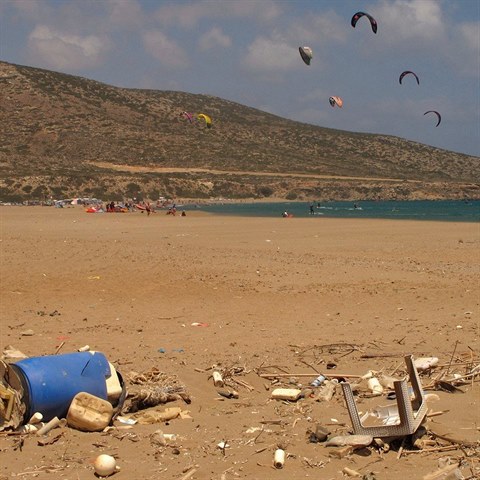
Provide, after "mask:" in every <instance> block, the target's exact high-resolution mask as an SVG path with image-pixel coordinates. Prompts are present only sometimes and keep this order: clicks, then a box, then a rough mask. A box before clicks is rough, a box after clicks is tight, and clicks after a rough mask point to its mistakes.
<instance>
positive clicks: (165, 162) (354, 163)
mask: <svg viewBox="0 0 480 480" xmlns="http://www.w3.org/2000/svg"><path fill="white" fill-rule="evenodd" d="M0 87H1V92H2V93H1V96H0V122H1V124H2V128H1V130H0V165H1V167H2V168H1V169H0V200H18V199H28V198H32V199H33V198H36V199H44V198H47V197H53V198H62V197H71V196H97V197H100V198H103V199H111V198H113V199H117V198H118V199H120V198H123V197H133V196H136V197H143V198H150V199H152V200H154V199H156V198H158V196H159V195H163V196H171V197H177V198H178V197H182V198H187V197H188V198H198V199H200V198H202V199H204V198H212V197H213V198H215V197H229V198H250V197H253V198H259V197H271V198H274V197H275V198H288V199H291V200H292V199H318V200H325V199H373V198H384V199H387V198H397V199H404V198H464V197H468V198H479V197H480V168H479V160H480V159H479V158H478V157H472V156H468V155H462V154H458V153H453V152H449V151H445V150H440V149H437V148H433V147H429V146H426V145H422V144H419V143H415V142H410V141H407V140H404V139H401V138H397V137H392V136H387V135H373V134H360V133H352V132H345V131H340V130H332V129H327V128H322V127H316V126H313V125H307V124H303V123H299V122H294V121H291V120H287V119H284V118H280V117H277V116H274V115H271V114H268V113H265V112H262V111H259V110H256V109H253V108H249V107H246V106H243V105H240V104H237V103H234V102H230V101H227V100H223V99H220V98H216V97H212V96H206V95H193V94H189V93H182V92H171V91H154V90H136V89H124V88H117V87H112V86H109V85H106V84H102V83H99V82H96V81H93V80H88V79H85V78H80V77H76V76H72V75H66V74H62V73H57V72H52V71H48V70H41V69H37V68H31V67H25V66H19V65H13V64H8V63H5V62H0ZM184 111H187V112H194V113H197V114H198V113H205V114H207V115H209V116H210V117H211V118H212V120H213V125H212V128H210V129H208V128H206V125H205V123H204V122H203V121H194V122H193V123H190V121H189V120H188V119H187V118H184V117H182V116H181V113H182V112H184Z"/></svg>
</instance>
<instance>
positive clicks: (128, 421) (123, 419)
mask: <svg viewBox="0 0 480 480" xmlns="http://www.w3.org/2000/svg"><path fill="white" fill-rule="evenodd" d="M115 420H116V421H117V422H120V423H123V424H124V425H135V424H136V423H137V421H136V420H135V419H134V418H127V417H123V416H121V415H118V417H116V418H115Z"/></svg>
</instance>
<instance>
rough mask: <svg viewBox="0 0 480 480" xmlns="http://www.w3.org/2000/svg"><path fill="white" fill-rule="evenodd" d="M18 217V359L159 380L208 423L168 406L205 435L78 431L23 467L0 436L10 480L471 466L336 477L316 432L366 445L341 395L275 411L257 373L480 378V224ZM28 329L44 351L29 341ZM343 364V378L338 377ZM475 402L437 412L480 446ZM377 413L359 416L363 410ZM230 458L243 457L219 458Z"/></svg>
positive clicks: (7, 299) (5, 277) (14, 226)
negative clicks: (414, 361)
mask: <svg viewBox="0 0 480 480" xmlns="http://www.w3.org/2000/svg"><path fill="white" fill-rule="evenodd" d="M0 215H1V235H0V236H1V246H0V249H1V340H2V346H6V345H13V346H15V347H16V348H18V349H20V350H22V351H23V352H24V353H25V354H27V355H29V356H39V355H46V354H52V353H54V352H55V350H56V348H57V347H58V345H59V344H61V342H62V341H64V342H65V344H64V345H63V347H62V350H61V352H60V353H67V352H72V351H75V350H76V349H77V348H78V347H81V346H83V345H85V344H88V345H90V346H91V347H92V348H93V349H95V350H98V351H101V352H103V353H105V354H106V356H107V357H108V359H109V360H110V361H112V362H113V363H114V364H115V365H116V367H117V369H118V371H119V372H121V373H122V374H123V376H126V375H127V374H128V372H130V371H131V370H135V371H137V372H143V371H146V370H149V369H150V368H152V367H158V368H159V369H160V370H161V371H163V372H165V373H167V374H169V375H176V376H177V377H178V378H179V380H180V381H181V382H183V383H184V384H185V385H186V388H187V390H188V392H189V394H190V395H191V398H192V402H191V404H190V405H186V404H185V403H183V404H182V403H181V402H175V403H169V404H167V405H166V406H167V407H169V406H175V405H178V406H181V407H182V408H183V409H185V410H188V411H189V412H190V416H191V417H192V418H191V419H183V420H182V419H175V420H172V421H171V422H169V424H168V425H165V424H162V425H158V424H157V425H135V426H134V427H133V428H132V429H130V430H124V431H120V432H117V433H111V432H110V433H106V434H102V433H82V432H78V431H76V430H73V429H65V434H64V435H63V436H62V437H61V438H60V439H59V440H58V441H57V442H56V443H54V444H52V445H47V446H38V445H37V440H36V438H32V437H28V438H25V439H24V443H23V445H22V448H21V449H20V448H17V449H15V447H16V446H17V447H19V443H18V442H19V439H18V437H12V436H8V437H7V436H0V451H1V457H2V461H1V470H0V478H1V479H7V478H8V479H10V478H13V477H17V478H31V477H32V474H31V473H28V472H32V471H34V470H35V471H37V472H38V475H37V476H36V477H35V478H39V479H47V478H48V479H52V478H67V479H72V480H74V479H75V480H76V479H78V480H83V479H92V478H95V477H94V474H93V468H92V462H93V460H94V459H95V457H96V456H97V455H98V454H100V453H110V454H112V455H115V456H116V457H117V458H118V463H119V465H120V466H121V471H120V472H119V473H117V474H116V475H115V477H114V478H118V480H120V479H159V478H169V479H179V478H182V476H183V475H185V474H187V476H188V473H189V471H188V470H187V469H188V467H192V466H194V468H195V469H196V471H195V472H194V473H193V474H192V471H190V474H191V476H190V477H188V478H191V479H225V480H229V479H234V478H248V479H270V478H272V479H293V478H295V479H296V478H307V477H310V478H323V479H340V478H343V474H342V469H343V468H344V467H349V468H352V469H354V470H357V471H359V472H361V473H362V474H365V473H367V472H375V478H376V479H392V478H393V479H395V478H412V479H413V478H422V477H423V475H425V474H426V473H428V472H431V471H433V470H435V469H436V468H437V467H438V459H439V458H442V457H446V456H450V457H451V458H452V459H460V458H464V456H465V453H464V452H462V450H456V451H451V452H444V453H431V454H428V455H427V454H418V453H417V454H403V455H402V456H401V458H400V459H397V451H390V452H388V453H385V454H383V455H380V454H379V453H378V451H377V450H375V449H373V448H370V449H363V450H361V451H359V452H358V453H355V454H353V455H351V456H349V457H348V458H343V459H332V458H330V457H329V452H330V451H331V449H332V447H325V446H324V445H323V444H321V443H319V444H313V443H309V442H308V439H307V431H308V429H309V428H314V427H315V425H316V424H318V423H320V424H323V425H327V426H328V428H330V429H331V430H332V432H333V433H338V434H344V433H348V432H349V431H350V430H351V423H350V420H349V417H348V412H347V410H346V408H345V406H344V401H343V395H342V393H341V390H340V389H338V390H337V392H336V394H335V396H334V398H333V399H332V400H331V401H330V402H327V403H325V402H317V401H315V400H314V399H313V398H306V399H302V400H299V401H298V402H296V403H286V402H281V401H280V402H279V401H275V400H270V394H271V390H272V388H273V386H270V382H269V381H267V380H266V379H264V378H261V377H260V376H259V375H258V374H257V369H258V367H260V366H267V365H275V366H278V367H281V368H282V369H283V370H284V371H286V372H289V373H291V374H292V377H295V374H298V373H310V374H311V378H303V377H296V378H297V380H298V382H300V383H303V384H304V385H306V384H308V383H309V382H310V381H311V380H313V379H314V378H315V377H316V373H315V369H316V370H318V371H319V372H326V373H328V372H335V371H336V372H340V373H344V374H358V375H363V374H364V373H366V372H367V371H368V370H370V369H374V370H380V369H384V371H386V372H391V371H393V370H394V369H395V367H400V370H402V369H403V367H404V362H403V355H407V354H413V355H414V356H415V357H420V356H437V357H439V359H440V363H441V364H446V363H449V362H450V361H451V360H452V353H453V351H454V349H455V356H454V357H453V362H454V363H456V362H458V361H459V359H464V358H466V359H470V358H471V356H472V355H474V356H475V358H476V360H477V361H478V355H479V352H480V350H479V347H480V346H479V336H478V334H479V321H478V318H479V317H478V314H479V308H478V307H479V300H480V295H479V293H480V285H479V281H478V280H479V276H478V266H479V260H480V258H479V254H480V249H479V246H480V229H479V225H478V224H468V223H458V224H457V223H437V222H410V221H387V220H363V219H362V220H344V219H341V220H340V219H338V220H336V219H318V218H315V219H311V218H308V219H296V218H293V219H283V218H238V217H223V216H212V215H206V214H202V213H201V212H193V213H190V212H189V213H188V215H187V216H186V217H180V216H176V217H172V216H170V215H169V216H166V215H164V214H163V213H156V214H154V215H151V216H150V217H147V216H146V214H140V213H132V214H86V213H84V211H83V209H82V208H80V207H75V208H73V207H72V208H66V209H54V208H47V207H0ZM194 322H198V323H202V324H207V325H206V326H192V323H194ZM26 329H32V330H33V331H34V335H33V336H22V335H21V332H22V331H24V330H26ZM333 344H340V346H337V347H336V348H333V347H328V345H333ZM345 344H350V345H351V346H352V348H350V349H349V348H347V347H346V346H345ZM314 347H315V348H314ZM159 349H163V350H164V353H161V352H160V351H159ZM176 349H183V351H175V350H176ZM352 350H353V351H352ZM302 352H303V353H302ZM365 354H377V355H382V354H395V355H396V356H394V357H376V358H362V355H365ZM330 361H333V362H335V363H336V364H337V368H336V370H332V371H330V370H327V369H326V363H327V362H330ZM308 364H309V365H310V366H309V365H308ZM214 365H216V366H219V368H230V367H238V371H239V372H241V373H242V374H241V375H239V376H236V377H235V378H236V379H238V380H240V381H244V382H247V384H248V385H251V386H252V387H253V390H251V391H250V390H249V389H247V388H245V387H243V386H241V385H237V390H238V392H239V398H238V399H229V400H227V399H224V398H223V397H220V396H219V395H218V394H217V392H216V389H215V387H214V385H213V382H212V379H211V378H210V375H211V368H212V366H214ZM460 368H462V367H455V371H458V370H459V369H460ZM452 370H454V369H452ZM285 382H286V383H285V385H288V382H289V379H286V380H285ZM423 382H424V384H425V383H431V382H430V380H429V379H428V377H427V378H425V377H424V378H423ZM279 385H282V384H279ZM289 386H293V385H291V384H290V385H289ZM267 388H270V390H267ZM462 390H464V392H465V393H455V394H452V393H446V392H436V393H437V394H438V396H439V397H440V399H439V400H438V401H437V402H436V403H435V404H434V405H433V406H432V407H431V408H432V410H435V411H444V410H448V412H446V413H444V414H442V415H439V416H437V417H433V418H432V419H431V421H434V422H436V424H437V425H439V424H441V425H443V426H444V427H445V429H446V431H448V432H450V433H451V435H452V436H454V437H455V438H460V439H463V440H466V441H470V442H472V441H477V440H478V439H479V420H480V418H479V417H480V414H479V390H480V389H479V386H478V382H477V383H473V384H469V385H466V386H463V387H462ZM370 401H371V400H370ZM375 402H376V403H375V404H382V405H383V404H385V403H388V401H386V399H385V398H384V397H383V398H380V399H376V400H375ZM367 405H369V403H368V401H367V400H359V409H362V408H366V406H367ZM332 419H336V421H337V422H338V424H336V423H335V421H334V420H332ZM272 420H275V421H277V423H269V421H272ZM262 421H267V423H261V422H262ZM252 427H253V430H249V429H252ZM158 428H162V429H163V431H164V432H166V433H175V434H177V436H178V437H177V440H176V442H175V447H176V448H177V450H175V449H174V447H166V448H163V449H160V450H159V449H158V448H157V447H155V446H153V445H152V444H151V443H150V439H149V435H150V434H151V433H152V432H154V431H155V430H157V429H158ZM261 428H263V432H262V431H261V430H259V429H261ZM247 431H249V432H250V433H247ZM221 441H226V442H228V444H229V445H230V446H229V448H226V449H225V450H224V451H222V450H221V449H219V448H218V447H217V444H218V443H219V442H221ZM277 445H282V446H283V447H284V448H285V449H286V452H287V454H288V457H287V460H286V464H285V467H284V468H283V469H282V470H275V469H273V468H272V459H273V452H274V449H275V448H276V446H277ZM395 450H398V446H397V447H396V449H395ZM256 452H258V453H256ZM467 460H468V465H467V464H466V465H465V466H464V467H463V469H462V472H463V474H464V475H465V477H469V476H470V477H471V475H472V468H473V469H475V466H476V468H477V470H476V472H477V474H478V467H479V462H478V458H477V460H476V463H473V467H472V462H473V460H472V458H470V459H467ZM50 467H51V468H53V470H52V471H51V473H48V468H50ZM55 469H57V470H55ZM471 478H473V477H471Z"/></svg>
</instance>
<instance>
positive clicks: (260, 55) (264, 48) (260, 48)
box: [243, 37, 298, 71]
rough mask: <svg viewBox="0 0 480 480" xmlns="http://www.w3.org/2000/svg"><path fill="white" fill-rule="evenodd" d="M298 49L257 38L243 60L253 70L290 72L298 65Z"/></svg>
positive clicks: (278, 41)
mask: <svg viewBox="0 0 480 480" xmlns="http://www.w3.org/2000/svg"><path fill="white" fill-rule="evenodd" d="M297 50H298V47H297V46H296V45H290V44H288V43H285V42H284V41H281V40H277V39H271V38H265V37H257V38H256V39H255V40H254V41H253V43H251V44H250V45H249V47H248V52H247V54H246V56H245V58H244V60H243V63H244V65H246V66H247V67H248V68H250V69H252V70H260V71H271V70H289V69H290V68H294V67H295V66H296V65H298V58H297V57H298V51H297Z"/></svg>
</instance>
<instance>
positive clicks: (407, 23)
mask: <svg viewBox="0 0 480 480" xmlns="http://www.w3.org/2000/svg"><path fill="white" fill-rule="evenodd" d="M371 13H372V15H373V16H374V17H376V18H377V20H378V19H381V20H378V22H379V26H378V31H379V33H380V34H382V33H385V34H384V35H383V37H382V38H388V40H389V41H390V42H398V41H402V40H403V41H409V42H418V41H419V40H423V41H429V42H432V41H435V40H438V39H439V38H441V37H442V36H443V35H444V34H445V25H444V22H443V18H444V15H443V12H442V5H441V3H440V2H438V1H437V0H395V1H394V2H393V3H392V2H391V1H388V2H387V1H385V0H383V1H382V2H381V4H380V6H379V7H378V8H376V9H375V13H373V12H371Z"/></svg>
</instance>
